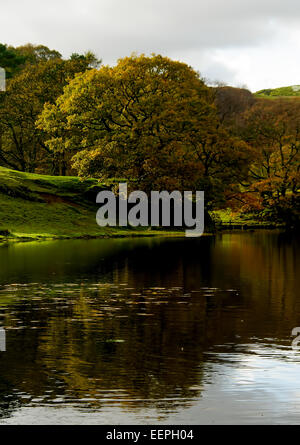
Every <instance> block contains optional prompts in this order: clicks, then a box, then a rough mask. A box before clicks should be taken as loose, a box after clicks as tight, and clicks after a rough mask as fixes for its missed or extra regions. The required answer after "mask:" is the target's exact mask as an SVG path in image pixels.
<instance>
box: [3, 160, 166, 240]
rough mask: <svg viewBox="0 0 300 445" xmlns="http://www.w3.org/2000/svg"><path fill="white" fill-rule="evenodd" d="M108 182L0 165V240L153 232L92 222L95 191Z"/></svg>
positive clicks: (130, 234) (137, 234)
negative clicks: (39, 172)
mask: <svg viewBox="0 0 300 445" xmlns="http://www.w3.org/2000/svg"><path fill="white" fill-rule="evenodd" d="M110 185H111V183H107V184H99V182H98V181H96V180H93V179H90V180H86V181H81V180H80V179H79V178H76V177H56V176H44V175H37V174H31V173H22V172H17V171H14V170H9V169H7V168H3V167H0V242H1V241H6V240H20V239H27V240H28V239H53V238H81V237H106V236H107V237H108V236H141V235H143V236H145V235H148V236H150V235H153V234H154V233H153V231H151V230H148V229H147V230H145V229H144V230H140V229H136V230H133V229H127V228H124V229H121V228H111V227H105V228H101V227H99V226H98V225H97V224H96V204H95V198H96V194H97V192H98V191H100V190H104V189H106V190H107V189H108V188H109V187H110ZM162 233H163V232H159V234H162Z"/></svg>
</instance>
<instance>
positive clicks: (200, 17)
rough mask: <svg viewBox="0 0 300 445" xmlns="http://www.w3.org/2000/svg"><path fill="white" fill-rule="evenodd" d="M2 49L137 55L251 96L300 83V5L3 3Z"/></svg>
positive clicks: (169, 0) (238, 1)
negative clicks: (165, 59) (166, 60)
mask: <svg viewBox="0 0 300 445" xmlns="http://www.w3.org/2000/svg"><path fill="white" fill-rule="evenodd" d="M0 6H1V7H0V42H1V43H7V44H11V45H22V44H25V43H28V42H31V43H34V44H44V45H47V46H49V47H50V48H51V49H57V50H59V51H60V52H61V53H62V54H63V55H64V56H68V55H69V54H71V53H72V52H84V51H86V50H92V51H94V52H95V53H96V54H97V55H98V56H99V58H102V59H103V62H104V63H105V64H114V63H116V60H117V59H118V58H120V57H123V56H126V55H130V54H131V53H132V52H133V51H135V52H138V53H141V52H143V53H146V54H150V53H152V52H155V53H159V54H162V55H166V56H169V57H171V58H174V59H177V60H181V61H184V62H186V63H188V64H190V65H191V66H193V67H194V68H195V69H197V70H199V71H200V72H201V74H202V75H203V76H204V77H206V78H207V79H210V80H218V81H224V82H226V83H228V84H230V85H235V86H241V85H247V86H248V88H249V89H251V90H252V91H256V90H258V89H262V88H269V87H271V88H272V87H277V86H284V85H294V84H300V51H299V49H300V1H299V0H251V1H250V0H0Z"/></svg>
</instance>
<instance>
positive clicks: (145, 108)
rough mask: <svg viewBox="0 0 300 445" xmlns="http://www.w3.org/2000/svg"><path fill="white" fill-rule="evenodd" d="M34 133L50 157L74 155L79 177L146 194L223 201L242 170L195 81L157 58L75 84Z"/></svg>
mask: <svg viewBox="0 0 300 445" xmlns="http://www.w3.org/2000/svg"><path fill="white" fill-rule="evenodd" d="M38 126H39V128H40V129H43V130H44V131H46V132H48V133H49V140H48V142H47V144H48V146H49V148H50V149H51V150H53V151H54V152H67V153H73V154H74V155H75V156H74V158H73V159H74V167H75V168H76V169H77V171H78V173H79V174H80V175H82V176H94V177H100V178H103V177H119V178H125V179H127V181H129V182H131V183H133V184H135V186H139V187H140V188H142V189H144V190H146V191H147V190H151V189H152V190H153V189H159V190H161V189H181V190H183V189H185V190H187V189H195V188H198V187H200V186H201V187H203V188H204V189H205V190H206V191H207V192H209V194H210V198H212V195H213V193H210V192H211V189H212V186H214V184H217V185H218V191H219V193H223V191H224V188H225V187H226V185H227V184H229V183H230V182H232V181H233V180H234V181H235V180H236V178H234V174H235V173H237V172H238V171H239V172H241V171H242V169H241V168H238V165H239V163H240V162H244V160H243V156H240V154H241V150H243V149H244V148H245V144H242V143H238V141H237V139H235V138H232V137H230V136H229V135H228V134H227V133H226V130H225V129H224V128H221V126H220V122H219V119H218V115H217V110H216V108H215V106H214V97H213V94H212V91H211V90H210V89H209V88H208V87H207V86H206V85H205V84H204V82H203V81H202V80H201V78H200V77H199V74H198V73H196V72H195V71H194V70H193V69H192V68H190V67H189V66H187V65H185V64H184V63H180V62H176V61H172V60H170V59H168V58H165V57H162V56H158V55H153V56H152V57H145V56H144V55H142V56H135V55H134V56H132V57H127V58H124V59H121V60H120V61H119V62H118V64H117V65H116V66H115V67H108V66H105V67H102V68H101V69H100V70H91V71H89V72H86V73H84V74H82V75H79V76H76V78H75V79H74V80H72V81H71V82H70V84H69V85H68V86H67V87H66V88H65V90H64V94H63V95H62V96H61V97H60V98H59V99H58V100H57V102H56V104H55V105H53V104H48V105H46V106H45V109H44V111H43V113H42V115H41V117H40V119H39V123H38ZM233 165H234V172H235V173H234V174H233V173H232V172H231V171H230V169H231V168H232V167H233ZM225 178H226V179H225ZM233 178H234V179H233ZM222 181H223V182H224V184H223V186H220V183H221V182H222ZM198 189H199V188H198Z"/></svg>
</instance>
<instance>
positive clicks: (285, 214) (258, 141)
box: [239, 99, 300, 225]
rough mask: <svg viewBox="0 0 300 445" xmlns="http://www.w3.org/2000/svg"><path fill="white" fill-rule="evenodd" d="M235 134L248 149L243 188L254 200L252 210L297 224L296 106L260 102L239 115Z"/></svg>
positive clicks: (299, 146)
mask: <svg viewBox="0 0 300 445" xmlns="http://www.w3.org/2000/svg"><path fill="white" fill-rule="evenodd" d="M239 132H240V135H241V137H243V139H244V140H245V141H246V142H247V143H248V144H249V145H250V146H251V147H252V164H251V167H250V170H249V173H250V179H251V180H250V183H249V184H248V187H247V193H248V195H249V194H251V196H255V197H256V200H255V199H253V198H252V199H251V205H252V207H256V208H258V209H265V212H266V213H267V215H268V216H270V215H272V216H273V217H275V218H277V219H279V220H281V221H285V222H287V223H288V224H290V225H293V224H294V223H295V222H296V221H298V223H299V214H300V212H299V211H300V202H299V189H300V103H299V102H298V101H297V100H289V101H284V100H272V101H271V100H269V99H265V100H262V99H260V100H259V101H257V102H256V104H255V105H254V106H253V107H252V108H250V109H249V110H247V111H246V112H245V113H244V114H243V115H242V117H241V119H240V123H239ZM250 207H251V206H250Z"/></svg>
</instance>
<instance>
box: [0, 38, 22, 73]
mask: <svg viewBox="0 0 300 445" xmlns="http://www.w3.org/2000/svg"><path fill="white" fill-rule="evenodd" d="M24 62H25V57H24V56H22V55H21V54H18V53H17V52H16V51H15V50H14V49H11V48H8V47H7V45H3V44H1V43H0V67H1V68H4V69H5V71H6V77H7V79H10V78H11V77H13V76H14V74H16V73H17V72H18V71H19V69H20V66H21V65H22V64H24Z"/></svg>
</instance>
